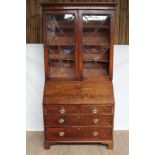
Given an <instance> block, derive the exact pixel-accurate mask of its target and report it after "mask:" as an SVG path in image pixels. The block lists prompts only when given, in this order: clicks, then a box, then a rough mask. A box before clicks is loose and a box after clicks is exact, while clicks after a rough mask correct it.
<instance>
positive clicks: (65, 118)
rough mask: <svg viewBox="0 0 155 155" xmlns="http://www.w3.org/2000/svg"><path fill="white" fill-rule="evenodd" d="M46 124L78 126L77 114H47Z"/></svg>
mask: <svg viewBox="0 0 155 155" xmlns="http://www.w3.org/2000/svg"><path fill="white" fill-rule="evenodd" d="M44 118H45V126H77V125H78V116H77V115H52V116H51V115H46V116H45V117H44Z"/></svg>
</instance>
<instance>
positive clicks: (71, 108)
mask: <svg viewBox="0 0 155 155" xmlns="http://www.w3.org/2000/svg"><path fill="white" fill-rule="evenodd" d="M77 112H78V109H77V105H44V114H45V115H49V114H54V113H59V114H74V113H77Z"/></svg>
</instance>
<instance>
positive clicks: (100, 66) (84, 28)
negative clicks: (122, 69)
mask: <svg viewBox="0 0 155 155" xmlns="http://www.w3.org/2000/svg"><path fill="white" fill-rule="evenodd" d="M79 16H80V42H79V44H80V45H79V47H80V48H79V49H80V74H81V79H83V80H95V79H97V80H103V79H109V78H110V74H111V73H112V70H111V69H110V68H111V67H112V66H111V65H110V64H111V63H112V62H110V61H112V59H110V58H112V55H110V53H111V52H112V49H110V39H111V38H110V37H111V23H112V22H111V13H110V12H107V11H103V10H101V11H95V10H81V11H80V12H79ZM110 50H111V51H110Z"/></svg>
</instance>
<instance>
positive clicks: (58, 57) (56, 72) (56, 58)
mask: <svg viewBox="0 0 155 155" xmlns="http://www.w3.org/2000/svg"><path fill="white" fill-rule="evenodd" d="M76 26H77V12H76V11H71V10H68V11H59V12H58V11H47V12H45V13H44V31H45V33H44V34H45V36H44V45H45V62H46V64H45V66H46V68H45V70H46V73H47V74H46V77H48V78H50V79H53V80H57V79H58V80H61V79H62V80H67V79H68V80H71V79H77V78H78V53H77V48H78V46H77V45H78V44H77V28H76Z"/></svg>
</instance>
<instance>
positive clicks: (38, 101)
mask: <svg viewBox="0 0 155 155" xmlns="http://www.w3.org/2000/svg"><path fill="white" fill-rule="evenodd" d="M26 47H27V48H26V66H27V68H26V78H27V83H26V88H27V90H26V99H27V101H26V108H27V110H26V111H27V113H26V130H27V131H42V130H43V117H42V116H43V113H42V98H43V87H44V62H43V45H42V44H27V46H26ZM128 52H129V49H128V46H127V45H126V46H125V45H124V46H120V45H119V46H115V47H114V78H113V83H114V94H115V104H116V105H115V124H114V128H115V130H128V129H129V125H128V123H129V121H128V115H129V111H128V106H129V105H128V104H129V99H128V89H129V79H128V77H129V68H128Z"/></svg>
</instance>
